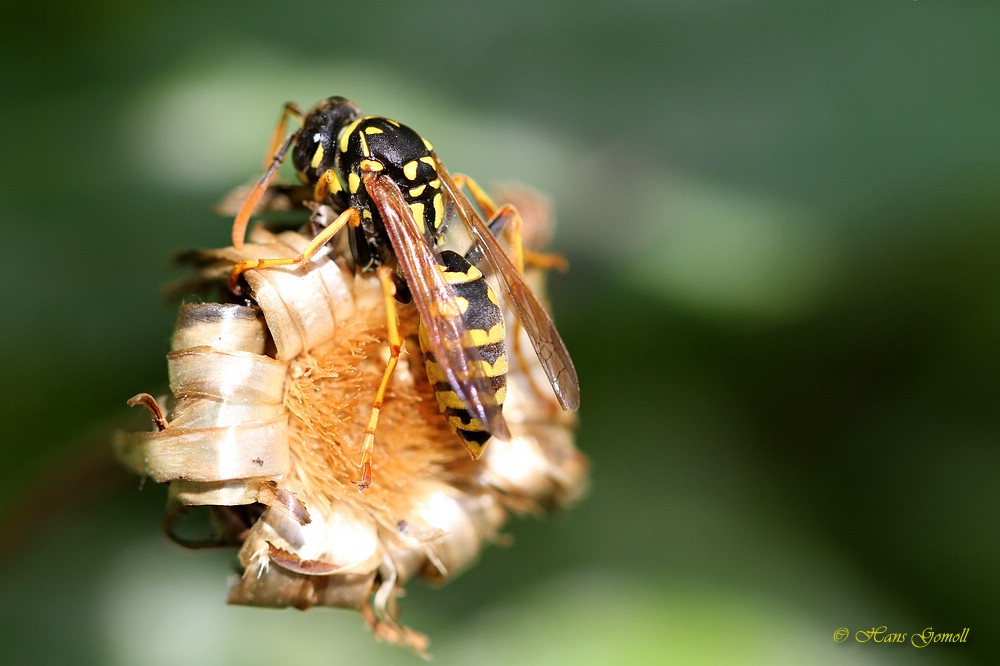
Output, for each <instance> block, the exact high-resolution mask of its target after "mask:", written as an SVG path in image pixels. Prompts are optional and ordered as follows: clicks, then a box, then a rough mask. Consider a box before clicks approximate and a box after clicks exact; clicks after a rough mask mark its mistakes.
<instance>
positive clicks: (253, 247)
mask: <svg viewBox="0 0 1000 666" xmlns="http://www.w3.org/2000/svg"><path fill="white" fill-rule="evenodd" d="M543 235H544V234H543ZM308 240H309V239H308V238H306V237H304V236H302V235H300V234H298V233H293V232H285V233H282V234H280V235H272V234H271V233H269V232H267V231H265V230H263V229H260V228H258V229H256V230H254V232H253V233H252V236H251V243H250V244H247V245H246V246H244V247H243V248H241V249H240V250H236V249H234V248H232V247H229V248H224V249H221V250H215V251H209V252H204V253H202V254H201V259H202V260H203V263H204V264H205V268H204V269H203V273H202V277H203V278H207V279H212V278H214V277H221V276H224V275H225V274H226V273H227V271H228V269H229V268H230V267H231V266H232V265H233V264H234V263H236V262H238V261H240V260H242V259H246V258H258V257H270V256H274V257H283V256H294V255H295V254H296V253H297V252H298V251H299V250H300V249H301V248H302V247H303V246H304V245H305V244H306V243H307V242H308ZM526 278H527V279H529V281H531V282H532V286H533V288H534V289H535V291H536V294H539V295H542V294H544V284H543V282H544V272H543V271H542V270H539V269H532V270H530V271H529V274H528V275H527V276H526ZM246 280H247V283H248V285H249V287H250V296H251V297H252V299H253V302H254V305H253V306H246V305H239V304H226V303H200V304H186V305H183V306H182V307H181V310H180V314H179V316H178V320H177V326H176V330H175V332H174V336H173V341H172V351H171V352H170V353H169V354H168V356H167V363H168V368H169V377H170V391H171V396H170V401H171V404H170V405H169V409H168V410H167V412H166V413H163V411H162V410H161V408H160V407H159V404H158V403H157V401H156V400H154V399H153V398H152V397H151V396H148V395H146V394H140V395H139V396H136V398H134V399H133V404H139V403H141V404H144V405H146V406H147V407H149V408H150V409H151V410H152V411H153V412H154V416H155V417H156V418H155V419H154V420H155V422H156V423H157V430H156V431H154V432H140V433H122V434H120V435H119V436H118V438H117V440H116V450H117V453H118V455H119V457H120V458H121V459H122V460H123V461H124V462H125V463H126V464H127V465H128V466H129V467H130V468H132V469H133V470H135V471H136V472H138V473H139V474H142V475H146V476H149V477H151V478H153V479H154V480H156V481H159V482H166V483H169V484H170V503H171V508H170V510H169V513H168V515H174V513H175V512H176V511H177V510H178V508H180V507H184V506H190V505H201V506H210V507H213V510H214V511H215V513H216V517H217V518H218V520H217V527H218V531H219V533H218V535H217V537H218V540H219V541H221V542H225V543H236V544H239V546H240V547H239V561H240V563H241V565H242V567H243V574H242V576H239V577H237V578H235V579H234V580H233V583H232V586H231V589H230V594H229V602H230V603H235V604H247V605H256V606H275V607H283V606H294V607H298V608H308V607H311V606H315V605H325V606H337V607H343V608H351V609H355V610H358V611H360V612H361V613H362V615H363V616H364V617H365V619H366V620H367V622H368V623H369V625H370V626H371V627H372V628H373V630H374V632H375V635H376V636H378V637H379V638H382V639H385V640H388V641H391V642H394V643H398V644H403V645H406V646H408V647H410V648H412V649H414V650H416V651H417V652H420V653H423V652H424V650H425V648H426V646H427V639H426V637H424V636H423V635H421V634H419V633H417V632H414V631H412V630H410V629H407V628H405V627H402V626H401V625H399V623H398V622H397V621H396V615H397V613H396V599H397V597H398V595H399V593H400V591H401V589H402V585H403V584H404V583H405V582H406V581H408V580H410V579H412V578H413V577H415V576H421V577H424V578H427V579H431V580H435V581H443V580H446V579H447V578H449V577H450V576H453V575H455V574H456V573H457V572H459V571H461V570H462V569H464V568H466V567H468V566H469V565H470V564H471V563H472V562H474V560H475V559H476V557H477V556H478V554H479V552H480V551H481V549H482V548H483V546H484V545H486V544H487V543H489V542H491V541H494V540H495V539H496V538H497V535H498V532H499V530H500V528H501V527H502V525H503V524H504V522H505V521H506V519H507V516H508V514H509V513H510V512H511V511H515V512H524V511H540V510H541V509H543V508H546V507H561V506H565V505H568V504H570V503H571V502H573V501H574V500H576V499H577V498H579V497H580V495H581V494H582V493H583V491H584V490H585V487H586V471H587V461H586V458H585V457H584V456H583V455H582V454H580V453H579V452H578V451H577V450H576V448H575V447H574V444H573V430H574V427H575V417H574V416H573V415H572V414H568V413H565V412H563V411H562V410H561V409H559V407H558V405H557V404H556V403H555V401H554V397H553V396H552V395H551V390H550V389H549V387H548V382H547V379H546V377H545V374H544V372H543V371H542V369H541V367H540V365H539V364H538V361H537V359H536V358H535V357H534V355H533V354H531V351H530V349H531V347H530V342H529V341H528V340H527V339H526V336H525V335H524V333H523V331H520V329H519V328H518V329H515V330H518V331H519V333H518V335H520V336H521V338H522V339H521V340H519V341H517V342H516V343H515V345H516V346H518V347H519V348H520V349H525V350H528V353H526V354H521V353H515V354H514V355H513V356H514V358H515V362H512V363H511V367H510V371H509V375H508V389H507V399H506V404H505V406H504V415H505V418H506V420H507V423H508V425H509V427H510V430H511V434H512V439H511V441H509V442H502V441H493V442H491V443H490V444H489V446H487V448H486V452H485V454H484V455H483V456H482V458H481V459H479V460H477V461H473V460H471V459H470V457H469V454H468V452H467V451H466V449H465V447H464V446H462V444H461V441H460V440H459V439H458V437H457V435H456V434H455V433H454V431H452V430H451V429H450V428H449V426H448V425H447V422H446V420H445V419H444V418H443V417H442V416H441V414H440V413H439V411H438V406H437V403H436V401H435V398H434V393H433V390H432V388H431V386H430V385H429V383H428V379H427V376H426V373H425V372H424V365H423V361H422V357H421V351H420V347H419V345H418V344H417V342H416V333H417V315H416V312H415V311H414V309H413V308H412V307H410V306H404V305H400V306H399V314H400V329H401V331H402V332H403V334H404V335H405V336H406V353H404V354H403V355H402V357H401V358H400V362H399V366H398V367H397V369H396V372H395V374H394V375H393V378H392V381H391V383H390V385H389V388H388V392H387V395H386V400H385V402H384V405H383V408H382V414H381V417H380V420H379V424H378V432H377V447H378V455H377V458H376V467H375V482H374V483H373V484H372V485H371V487H370V488H369V489H368V490H367V491H365V492H363V493H361V492H359V491H358V488H357V485H356V483H357V481H358V474H359V472H358V467H357V465H358V461H359V460H360V456H361V442H362V436H363V433H364V429H365V426H366V424H367V420H368V416H369V412H370V410H371V404H372V403H371V401H372V398H373V395H374V392H375V388H376V386H377V385H378V383H379V381H380V379H381V377H382V373H383V369H384V366H385V359H386V354H387V350H386V342H385V341H386V335H387V334H386V313H385V310H384V303H383V299H382V293H381V288H380V285H379V282H378V280H377V279H376V278H374V277H372V276H370V275H366V274H359V273H356V272H355V271H353V270H352V269H350V268H349V267H348V266H347V264H346V263H345V262H344V261H343V260H342V259H340V258H338V257H337V256H335V255H334V254H333V253H331V252H330V251H323V252H321V253H320V254H319V255H317V256H316V257H314V258H313V259H312V261H311V262H310V263H309V264H308V265H306V266H305V267H302V268H272V269H267V270H261V271H249V272H248V273H247V274H246Z"/></svg>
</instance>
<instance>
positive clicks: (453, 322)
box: [365, 174, 510, 440]
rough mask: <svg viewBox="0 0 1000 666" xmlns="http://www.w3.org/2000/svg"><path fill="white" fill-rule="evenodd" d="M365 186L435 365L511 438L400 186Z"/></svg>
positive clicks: (475, 410)
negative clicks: (406, 287) (463, 342)
mask: <svg viewBox="0 0 1000 666" xmlns="http://www.w3.org/2000/svg"><path fill="white" fill-rule="evenodd" d="M365 189H366V190H367V191H368V194H369V195H370V196H371V198H372V201H374V202H375V205H376V206H378V211H379V214H380V215H381V216H382V222H383V223H384V226H385V229H386V232H387V234H388V235H389V241H390V242H391V243H392V249H393V251H394V252H395V254H396V259H397V260H398V261H399V267H400V269H401V270H402V272H403V277H404V278H406V283H407V285H408V286H409V288H410V292H411V293H412V294H413V302H414V303H415V304H416V306H417V311H418V313H419V314H420V320H421V323H422V324H423V325H424V327H425V328H426V329H427V333H428V336H427V337H428V339H429V340H430V343H431V351H432V352H433V353H434V356H435V360H436V361H437V364H438V365H439V366H440V367H441V369H442V371H444V373H445V376H446V377H447V378H448V383H449V384H450V385H451V387H452V390H454V391H455V394H456V395H457V396H458V398H459V400H461V401H462V404H463V405H465V408H466V409H467V410H468V411H469V413H470V414H471V415H472V416H473V417H475V418H476V419H478V420H479V422H480V423H482V424H483V425H484V426H485V428H486V430H488V431H489V432H490V434H492V435H493V436H494V437H497V438H498V439H504V440H509V439H510V431H509V430H508V428H507V422H506V420H504V417H503V412H502V411H501V406H500V405H499V404H498V403H497V399H496V391H494V390H493V383H492V380H491V379H490V378H489V377H487V376H486V374H485V372H484V371H483V368H482V359H481V358H480V357H479V352H478V350H477V349H476V348H475V347H465V346H463V344H462V337H463V334H464V332H465V323H464V322H463V320H462V310H461V308H460V307H459V304H458V299H457V298H456V297H455V293H454V291H453V290H452V287H451V285H450V284H448V282H447V281H446V280H445V278H444V276H443V275H442V274H441V270H440V268H439V265H440V264H439V262H438V261H437V258H436V256H435V254H434V249H433V248H432V247H431V246H430V245H429V244H428V243H427V240H426V239H425V238H424V236H423V235H422V234H421V233H420V231H419V230H418V229H417V224H416V222H415V221H414V219H413V213H412V212H411V211H410V208H409V206H407V204H406V200H405V199H404V198H403V193H402V192H401V191H400V189H399V186H397V185H396V183H394V182H393V181H392V179H390V178H386V177H384V176H379V175H377V174H367V175H366V176H365Z"/></svg>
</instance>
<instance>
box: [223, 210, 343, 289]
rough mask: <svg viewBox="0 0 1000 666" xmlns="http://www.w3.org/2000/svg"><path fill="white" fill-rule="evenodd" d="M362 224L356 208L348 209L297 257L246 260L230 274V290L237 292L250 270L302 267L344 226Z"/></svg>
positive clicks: (237, 265)
mask: <svg viewBox="0 0 1000 666" xmlns="http://www.w3.org/2000/svg"><path fill="white" fill-rule="evenodd" d="M360 224H361V217H360V216H359V215H358V211H357V210H356V209H354V208H348V209H347V210H345V211H344V212H343V213H341V214H340V215H339V216H338V217H337V219H336V220H334V221H333V222H332V223H331V224H330V226H328V227H327V228H326V229H323V231H321V232H320V233H319V234H318V235H317V236H316V237H315V238H313V239H312V240H311V241H309V244H308V245H306V246H305V247H304V248H302V252H300V253H299V254H298V255H297V256H294V257H281V258H277V259H244V260H243V261H241V262H239V263H238V264H236V265H235V266H233V270H232V272H231V273H230V274H229V288H230V289H232V290H233V291H236V284H237V283H238V282H239V280H240V275H242V274H243V273H245V272H246V271H249V270H256V269H259V268H271V267H273V266H291V265H297V266H302V265H304V264H305V263H306V262H307V261H309V260H310V259H312V257H313V255H314V254H316V252H317V251H318V250H319V249H320V248H321V247H323V245H324V244H326V242H327V241H329V240H330V239H331V238H333V236H334V234H336V233H337V232H338V231H340V230H341V229H342V228H343V227H344V225H350V226H351V227H357V226H358V225H360Z"/></svg>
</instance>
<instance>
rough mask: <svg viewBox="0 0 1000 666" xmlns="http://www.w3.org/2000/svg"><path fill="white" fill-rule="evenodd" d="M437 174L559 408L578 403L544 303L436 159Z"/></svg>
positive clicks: (565, 356) (573, 373) (562, 346)
mask: <svg viewBox="0 0 1000 666" xmlns="http://www.w3.org/2000/svg"><path fill="white" fill-rule="evenodd" d="M437 170H438V174H439V175H440V177H441V183H442V185H443V187H444V189H445V190H446V191H447V193H448V195H449V197H450V198H451V199H452V200H453V201H454V202H455V206H456V208H457V209H458V213H459V216H460V217H461V218H462V220H463V221H464V222H465V225H466V226H467V227H468V228H469V231H470V232H471V234H472V237H473V243H474V248H475V249H477V250H480V251H482V252H484V255H485V257H486V259H487V261H489V262H490V263H491V264H492V265H493V267H494V268H495V269H496V272H497V273H499V275H500V277H501V282H503V284H504V287H505V288H506V290H507V294H508V295H509V296H510V300H511V302H512V303H513V304H514V310H515V311H516V312H517V316H518V319H520V320H521V324H522V325H523V326H524V328H525V330H526V331H527V333H528V337H529V339H530V340H531V344H532V346H533V347H534V348H535V353H536V354H537V355H538V360H539V361H540V362H541V364H542V368H543V369H544V370H545V374H546V376H547V377H548V378H549V383H550V384H552V389H553V390H554V391H555V394H556V397H557V398H558V399H559V404H560V405H562V408H563V409H569V410H576V409H578V408H579V407H580V380H579V379H578V378H577V375H576V368H574V367H573V360H572V359H571V358H570V356H569V351H568V350H567V349H566V344H565V343H564V342H563V341H562V337H561V336H560V335H559V331H557V330H556V326H555V324H554V323H552V318H551V317H549V313H548V312H547V311H546V309H545V307H544V306H543V305H542V304H541V303H539V302H538V299H537V298H535V295H534V293H532V291H531V287H529V286H528V285H527V284H526V283H525V281H524V278H522V277H521V274H520V273H519V272H518V270H517V268H516V267H515V266H514V264H512V263H511V261H510V259H509V258H508V257H507V253H506V252H504V250H503V248H502V247H500V244H499V243H498V242H497V240H496V238H495V237H494V236H493V234H492V233H490V230H489V227H487V226H486V223H485V222H483V220H482V219H481V218H480V217H479V214H478V213H477V212H476V211H475V209H473V208H472V205H471V204H470V203H469V201H468V200H467V199H466V198H465V195H463V194H462V193H461V192H460V191H459V189H458V186H457V185H456V184H455V181H454V179H453V178H452V177H451V174H449V173H448V171H447V170H446V169H445V168H444V165H443V164H441V162H440V160H438V161H437Z"/></svg>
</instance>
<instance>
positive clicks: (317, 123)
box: [292, 97, 361, 184]
mask: <svg viewBox="0 0 1000 666" xmlns="http://www.w3.org/2000/svg"><path fill="white" fill-rule="evenodd" d="M360 117H361V110H360V109H359V108H358V107H357V106H355V104H354V102H351V101H349V100H346V99H344V98H343V97H329V98H327V99H325V100H323V101H322V102H320V103H319V104H317V105H316V106H315V107H313V108H312V109H311V110H310V111H309V113H307V114H306V117H305V119H304V120H303V121H302V129H301V130H299V137H298V140H297V141H296V143H295V151H294V152H293V153H292V161H293V163H294V164H295V170H296V171H297V172H298V173H299V174H300V176H301V177H302V178H303V179H304V180H305V181H306V182H307V183H310V184H313V183H315V182H316V181H318V180H319V178H320V176H322V175H323V173H324V172H325V171H327V170H328V169H333V168H335V164H334V163H335V157H336V154H337V136H338V135H339V134H340V130H342V129H343V128H344V126H346V125H347V124H349V123H351V122H353V121H355V120H357V119H358V118H360Z"/></svg>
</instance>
